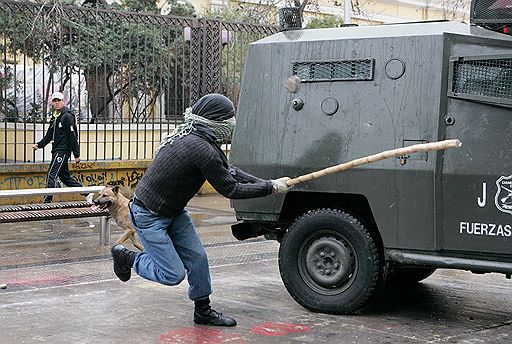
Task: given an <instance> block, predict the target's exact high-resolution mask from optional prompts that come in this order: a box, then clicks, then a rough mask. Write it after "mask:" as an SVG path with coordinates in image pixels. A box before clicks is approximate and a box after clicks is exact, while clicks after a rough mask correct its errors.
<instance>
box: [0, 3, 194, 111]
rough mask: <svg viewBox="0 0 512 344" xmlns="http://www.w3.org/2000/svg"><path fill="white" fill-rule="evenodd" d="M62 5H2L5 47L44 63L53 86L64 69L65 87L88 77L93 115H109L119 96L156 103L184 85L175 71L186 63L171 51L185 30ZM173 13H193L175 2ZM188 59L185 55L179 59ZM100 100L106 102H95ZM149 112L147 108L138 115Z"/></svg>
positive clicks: (135, 7)
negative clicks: (74, 78) (77, 76)
mask: <svg viewBox="0 0 512 344" xmlns="http://www.w3.org/2000/svg"><path fill="white" fill-rule="evenodd" d="M66 2H67V3H72V1H66ZM62 3H63V2H62V1H55V4H54V5H44V6H31V5H25V6H24V8H23V9H22V10H21V11H10V10H8V8H6V7H4V6H3V5H2V6H0V21H1V22H2V23H5V25H4V24H2V26H4V27H5V28H4V29H3V32H4V36H5V40H4V39H2V40H1V43H0V44H2V45H4V44H5V48H6V49H7V52H8V54H9V55H11V56H14V55H15V54H16V55H18V56H19V55H21V54H23V55H25V56H27V57H29V58H31V59H32V60H34V61H35V62H36V63H44V64H45V65H46V70H47V71H48V74H47V75H48V78H49V79H48V81H49V82H53V74H54V73H56V72H57V71H64V74H65V77H64V80H63V82H62V84H61V89H63V88H64V86H65V85H66V83H67V82H68V81H69V78H70V76H71V75H72V74H73V73H80V74H83V75H84V76H85V82H86V83H87V85H86V86H87V89H88V91H89V92H88V94H89V97H90V103H91V112H93V116H95V115H101V113H102V112H105V111H106V110H105V109H106V105H108V103H110V102H111V101H113V99H114V97H116V96H123V97H124V100H127V99H130V98H131V97H135V98H140V97H141V94H142V95H144V97H145V99H146V100H147V101H146V102H145V104H147V103H149V104H154V102H155V100H156V99H157V97H159V96H160V95H161V94H162V92H164V90H167V92H169V88H170V87H171V85H172V86H173V87H174V86H175V85H177V84H179V83H178V82H176V80H174V79H173V75H174V74H175V73H173V70H172V68H173V67H174V66H175V65H176V64H177V63H183V61H180V62H178V61H177V59H178V57H177V56H176V55H177V54H176V52H175V51H173V50H172V47H174V46H175V44H174V42H175V40H176V39H181V37H182V35H183V32H182V28H181V27H167V28H164V27H162V25H158V23H155V22H152V23H151V24H149V23H148V22H146V21H127V20H124V19H123V18H119V17H117V16H112V15H106V14H105V13H104V12H96V11H83V12H78V11H77V9H76V8H75V9H73V10H69V9H68V8H66V7H63V5H62ZM122 6H123V7H122V9H124V10H128V11H132V12H134V11H135V12H157V13H158V9H157V7H156V1H154V0H144V1H141V0H124V1H123V3H122ZM116 7H118V8H119V5H117V6H116ZM171 11H176V12H180V14H188V13H189V12H188V11H190V8H188V7H187V6H184V5H179V4H177V3H175V4H174V7H172V6H171ZM0 48H2V49H3V48H4V47H3V46H0ZM186 56H187V55H186V52H184V51H181V54H180V57H179V59H182V60H183V59H185V58H186ZM6 81H7V80H6V79H4V85H5V83H6ZM98 97H101V100H99V99H93V98H98ZM43 98H45V99H46V98H47V95H46V96H43ZM138 103H140V101H139V102H138ZM94 104H96V105H94ZM44 106H45V105H44V104H43V107H44ZM146 110H147V106H146V108H145V109H139V108H135V109H133V112H134V113H145V111H146ZM143 116H145V115H143Z"/></svg>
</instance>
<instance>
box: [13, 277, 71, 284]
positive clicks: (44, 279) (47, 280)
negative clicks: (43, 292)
mask: <svg viewBox="0 0 512 344" xmlns="http://www.w3.org/2000/svg"><path fill="white" fill-rule="evenodd" d="M72 280H73V279H72V278H71V277H67V276H45V277H41V278H33V279H17V280H11V281H8V282H7V284H8V285H23V286H39V285H52V284H60V283H64V282H71V281H72Z"/></svg>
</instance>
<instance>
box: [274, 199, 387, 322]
mask: <svg viewBox="0 0 512 344" xmlns="http://www.w3.org/2000/svg"><path fill="white" fill-rule="evenodd" d="M380 257H381V256H380V255H379V252H378V249H377V245H376V243H375V239H374V238H373V237H372V236H371V235H370V233H369V232H368V230H367V229H366V228H365V227H364V226H363V225H362V224H361V223H360V222H359V221H358V220H357V219H355V218H354V217H352V216H351V215H350V214H347V213H345V212H343V211H341V210H338V209H317V210H313V211H309V212H307V213H305V214H304V215H302V216H300V217H299V218H297V219H296V220H295V221H294V222H293V223H292V224H291V225H290V227H288V230H287V231H286V233H285V235H284V237H283V242H282V244H281V246H280V248H279V270H280V273H281V278H282V279H283V283H284V285H285V287H286V289H287V290H288V292H289V293H290V295H291V296H292V297H293V298H294V299H295V300H296V301H297V302H298V303H299V304H300V305H302V306H303V307H305V308H307V309H309V310H312V311H315V312H323V313H332V314H349V313H353V312H355V311H357V310H359V309H361V308H362V307H363V306H364V305H366V304H367V302H368V301H369V300H370V298H371V296H372V295H373V294H374V292H375V291H376V289H377V288H378V286H380V284H381V282H382V275H383V274H382V272H383V263H382V259H381V258H380Z"/></svg>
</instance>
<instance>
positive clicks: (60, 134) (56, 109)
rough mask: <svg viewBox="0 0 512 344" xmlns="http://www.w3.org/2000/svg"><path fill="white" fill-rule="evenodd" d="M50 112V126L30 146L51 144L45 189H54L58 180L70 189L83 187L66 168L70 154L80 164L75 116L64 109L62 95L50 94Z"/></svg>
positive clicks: (48, 199)
mask: <svg viewBox="0 0 512 344" xmlns="http://www.w3.org/2000/svg"><path fill="white" fill-rule="evenodd" d="M51 99H52V110H51V113H50V115H51V118H50V126H49V127H48V131H47V132H46V135H44V137H43V139H42V140H41V141H39V142H37V143H35V144H34V145H33V146H32V149H34V150H37V149H38V148H44V147H45V146H46V145H47V144H49V143H50V142H51V143H52V161H51V162H50V167H49V168H48V175H47V176H46V187H47V188H54V187H56V186H57V183H58V179H60V181H61V182H62V183H63V184H64V185H66V186H70V187H80V186H83V185H82V184H81V183H80V182H79V181H78V180H77V179H76V178H74V177H73V176H72V175H71V172H70V171H69V168H68V161H69V159H70V157H71V152H73V156H74V157H75V162H76V163H77V164H78V163H79V162H80V145H79V144H78V139H77V134H78V131H77V125H76V118H75V115H74V114H73V113H72V112H71V110H69V109H68V108H67V107H65V106H64V105H65V103H64V94H63V93H62V92H54V93H53V94H52V97H51ZM84 196H86V200H87V202H89V203H90V204H92V199H93V193H90V194H85V195H84ZM52 200H53V195H47V196H45V197H44V199H43V202H44V203H50V202H51V201H52Z"/></svg>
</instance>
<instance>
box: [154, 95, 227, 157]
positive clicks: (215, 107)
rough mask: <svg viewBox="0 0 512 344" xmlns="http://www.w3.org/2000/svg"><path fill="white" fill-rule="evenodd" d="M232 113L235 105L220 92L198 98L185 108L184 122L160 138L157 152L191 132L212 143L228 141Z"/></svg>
mask: <svg viewBox="0 0 512 344" xmlns="http://www.w3.org/2000/svg"><path fill="white" fill-rule="evenodd" d="M234 115H235V107H234V106H233V103H232V102H231V100H229V99H228V98H227V97H225V96H223V95H222V94H217V93H212V94H207V95H205V96H204V97H202V98H201V99H199V100H198V101H197V102H196V103H195V104H194V106H193V107H191V108H187V109H186V110H185V113H184V119H185V122H184V123H183V124H180V125H178V126H177V127H176V128H175V129H174V131H173V132H172V133H171V134H170V135H168V136H166V137H164V138H163V139H162V141H161V142H160V146H159V147H158V149H157V153H158V151H159V150H160V149H161V148H162V147H164V146H165V145H168V144H172V143H173V142H174V140H175V139H176V138H179V137H183V136H186V135H188V134H191V133H193V134H196V135H198V136H201V137H203V138H205V139H207V140H209V141H210V142H212V143H217V144H223V143H229V142H231V137H232V136H233V130H234V128H235V123H236V122H235V117H234Z"/></svg>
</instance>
